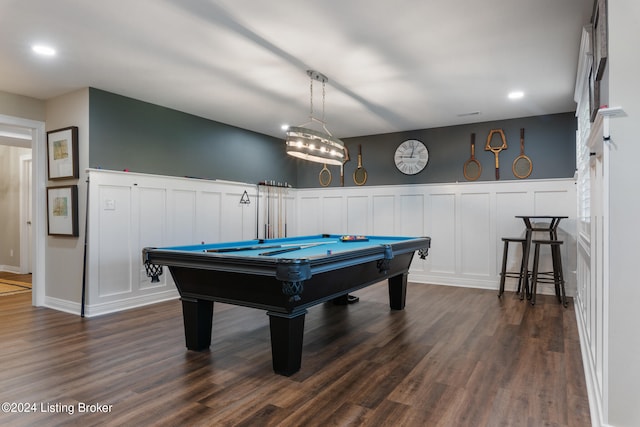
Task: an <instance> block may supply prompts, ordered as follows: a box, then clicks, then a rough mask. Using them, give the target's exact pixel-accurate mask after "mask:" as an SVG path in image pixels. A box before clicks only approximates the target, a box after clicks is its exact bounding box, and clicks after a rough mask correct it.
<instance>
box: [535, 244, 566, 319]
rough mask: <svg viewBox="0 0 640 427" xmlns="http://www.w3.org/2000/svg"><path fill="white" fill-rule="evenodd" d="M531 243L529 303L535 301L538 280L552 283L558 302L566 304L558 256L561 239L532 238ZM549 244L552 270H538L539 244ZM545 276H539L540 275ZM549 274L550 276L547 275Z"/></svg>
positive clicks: (560, 260) (560, 263)
mask: <svg viewBox="0 0 640 427" xmlns="http://www.w3.org/2000/svg"><path fill="white" fill-rule="evenodd" d="M531 243H532V244H533V247H534V249H533V273H532V276H531V305H534V304H535V303H536V290H537V288H538V282H540V283H553V284H554V286H555V290H556V296H557V297H558V302H560V303H561V304H562V305H563V306H565V307H566V306H567V295H566V292H565V288H564V276H563V274H562V258H561V257H560V246H561V245H562V241H561V240H532V241H531ZM542 245H549V246H550V247H551V260H552V263H553V271H543V272H541V271H538V265H539V262H540V246H542ZM541 275H542V276H547V277H540V276H541ZM548 276H550V277H548Z"/></svg>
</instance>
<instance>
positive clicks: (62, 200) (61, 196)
mask: <svg viewBox="0 0 640 427" xmlns="http://www.w3.org/2000/svg"><path fill="white" fill-rule="evenodd" d="M47 226H48V234H49V235H50V236H71V237H78V235H79V233H78V231H79V230H78V186H77V185H65V186H60V187H49V188H47Z"/></svg>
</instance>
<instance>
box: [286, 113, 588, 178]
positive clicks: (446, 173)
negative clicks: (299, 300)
mask: <svg viewBox="0 0 640 427" xmlns="http://www.w3.org/2000/svg"><path fill="white" fill-rule="evenodd" d="M576 126H577V124H576V118H575V114H574V113H573V112H570V113H562V114H553V115H547V116H534V117H525V118H519V119H512V120H501V121H493V122H483V123H473V124H468V125H459V126H449V127H441V128H433V129H423V130H415V131H407V132H397V133H389V134H382V135H370V136H362V137H357V138H347V139H344V140H343V141H344V142H345V144H346V146H347V147H348V149H349V153H350V157H351V161H349V162H348V163H346V164H345V167H344V174H345V179H344V185H345V186H347V187H350V186H355V184H354V182H353V172H354V170H355V169H356V167H357V163H358V162H357V154H358V145H359V144H361V145H362V157H363V165H364V167H365V169H366V170H367V175H368V178H367V182H366V184H365V185H388V184H396V185H399V184H425V183H450V182H463V181H466V179H465V177H464V174H463V171H462V168H463V165H464V163H465V162H466V161H467V160H468V159H469V157H470V134H471V133H472V132H474V133H475V134H476V149H475V153H476V159H478V160H479V161H480V163H481V164H482V175H481V176H480V178H479V179H478V181H493V180H495V158H494V155H493V153H492V152H490V151H485V150H484V146H485V143H486V141H487V136H488V135H489V132H490V131H491V130H492V129H502V130H503V132H504V134H505V137H506V140H507V149H506V150H503V151H502V152H501V153H500V157H499V159H500V180H518V178H516V177H515V176H514V175H513V171H512V165H513V161H514V160H515V158H516V157H518V156H519V155H520V128H524V129H525V138H524V139H525V154H526V155H527V156H528V157H529V158H530V159H531V161H532V163H533V171H532V173H531V175H530V176H529V178H528V179H543V178H545V179H546V178H570V177H573V176H574V172H575V169H576V156H575V141H576V135H575V131H576ZM407 139H418V140H420V141H422V142H423V143H424V144H425V145H426V147H427V148H428V149H429V163H428V164H427V166H426V168H425V169H424V170H423V171H422V172H420V173H418V174H416V175H404V174H403V173H402V172H400V171H398V170H397V169H396V167H395V164H394V161H393V155H394V153H395V150H396V148H397V147H398V145H400V144H401V143H402V142H403V141H405V140H407ZM321 169H322V165H317V164H313V163H306V164H300V165H299V168H298V180H297V182H298V187H300V188H309V187H319V186H320V184H319V181H318V173H319V172H320V170H321ZM329 169H330V170H331V174H332V176H333V180H332V182H331V186H332V187H334V186H339V185H340V167H338V166H329Z"/></svg>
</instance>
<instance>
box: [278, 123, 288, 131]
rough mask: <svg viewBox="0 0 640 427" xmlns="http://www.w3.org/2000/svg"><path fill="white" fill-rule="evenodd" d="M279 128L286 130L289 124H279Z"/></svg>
mask: <svg viewBox="0 0 640 427" xmlns="http://www.w3.org/2000/svg"><path fill="white" fill-rule="evenodd" d="M280 128H281V129H282V130H287V129H289V125H287V124H284V125H282V126H280Z"/></svg>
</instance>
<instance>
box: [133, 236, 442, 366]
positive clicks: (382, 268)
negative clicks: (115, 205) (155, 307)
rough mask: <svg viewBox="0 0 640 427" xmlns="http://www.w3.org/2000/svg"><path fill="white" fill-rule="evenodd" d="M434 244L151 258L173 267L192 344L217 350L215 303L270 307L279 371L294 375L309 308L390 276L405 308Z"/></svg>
mask: <svg viewBox="0 0 640 427" xmlns="http://www.w3.org/2000/svg"><path fill="white" fill-rule="evenodd" d="M430 245H431V239H430V238H429V237H421V238H415V239H407V240H399V241H397V242H393V243H391V244H381V245H375V246H372V247H366V248H362V249H356V250H351V251H346V252H339V253H335V254H330V255H322V256H317V257H309V258H300V259H297V258H277V257H276V258H271V257H243V256H242V255H236V254H229V253H225V254H218V253H207V252H197V251H193V252H185V251H176V250H171V249H162V248H145V249H144V250H143V261H144V263H145V266H147V267H153V266H158V267H159V266H167V267H168V268H169V271H170V273H171V276H172V277H173V280H174V282H175V284H176V287H177V288H178V292H179V293H180V297H181V301H182V309H183V319H184V331H185V340H186V346H187V348H188V349H190V350H195V351H200V350H205V349H208V348H209V347H210V345H211V327H212V316H213V302H214V301H218V302H223V303H229V304H235V305H241V306H246V307H252V308H257V309H263V310H267V315H268V316H269V325H270V332H271V352H272V362H273V370H274V371H275V372H276V373H278V374H281V375H286V376H289V375H292V374H294V373H295V372H297V371H298V370H300V366H301V359H302V341H303V334H304V319H305V315H306V313H307V308H309V307H311V306H314V305H316V304H320V303H323V302H326V301H330V300H332V299H334V298H337V297H339V296H343V295H346V294H348V293H350V292H353V291H356V290H358V289H361V288H364V287H366V286H370V285H372V284H374V283H378V282H380V281H382V280H385V279H388V287H389V306H390V308H391V309H392V310H402V309H404V306H405V301H406V292H407V275H408V272H409V267H410V265H411V261H412V259H413V256H414V253H415V251H419V256H420V257H421V258H422V259H424V258H425V257H426V256H427V254H428V250H429V247H430ZM287 255H288V254H287ZM158 271H160V272H161V269H159V270H156V274H158ZM160 274H161V273H160ZM156 279H157V277H156Z"/></svg>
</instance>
